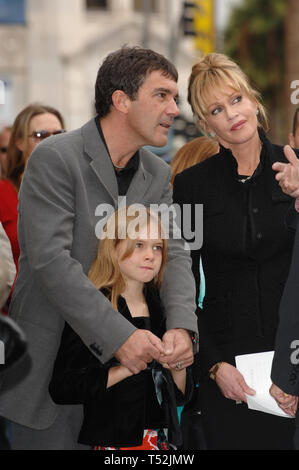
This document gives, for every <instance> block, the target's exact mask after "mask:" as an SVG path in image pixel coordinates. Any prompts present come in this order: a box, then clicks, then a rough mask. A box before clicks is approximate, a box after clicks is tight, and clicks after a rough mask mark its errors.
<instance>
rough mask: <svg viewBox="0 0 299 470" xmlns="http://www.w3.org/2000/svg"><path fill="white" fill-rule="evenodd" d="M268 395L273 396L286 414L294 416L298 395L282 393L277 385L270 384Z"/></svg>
mask: <svg viewBox="0 0 299 470" xmlns="http://www.w3.org/2000/svg"><path fill="white" fill-rule="evenodd" d="M269 392H270V395H272V397H273V398H275V400H276V403H277V404H278V406H279V407H280V408H281V409H282V410H283V411H284V412H285V413H287V414H289V415H291V416H295V414H296V410H297V406H298V397H295V396H293V395H289V394H287V393H284V392H283V391H282V390H281V389H280V388H279V387H277V385H275V384H272V385H271V388H270V390H269Z"/></svg>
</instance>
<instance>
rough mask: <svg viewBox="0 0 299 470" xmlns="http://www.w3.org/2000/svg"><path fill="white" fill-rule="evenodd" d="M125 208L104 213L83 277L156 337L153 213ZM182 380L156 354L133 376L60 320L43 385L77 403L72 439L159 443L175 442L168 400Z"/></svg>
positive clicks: (159, 257) (158, 309)
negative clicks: (80, 412) (80, 417)
mask: <svg viewBox="0 0 299 470" xmlns="http://www.w3.org/2000/svg"><path fill="white" fill-rule="evenodd" d="M128 213H129V208H122V209H120V210H119V211H117V212H115V213H114V214H113V216H112V217H111V218H110V219H109V220H108V222H107V224H106V226H105V227H104V229H103V234H102V238H101V240H100V242H99V248H98V253H97V257H96V259H95V261H94V263H93V265H92V267H91V269H90V272H89V279H90V280H91V281H92V282H93V283H94V284H95V285H96V287H97V288H98V289H101V291H102V292H103V293H104V294H105V295H106V296H107V297H108V299H109V300H110V301H111V303H112V305H113V307H114V308H115V310H118V312H120V313H121V314H122V315H123V316H124V317H125V318H126V319H127V320H128V321H130V322H131V323H133V325H134V326H135V327H136V328H141V329H145V330H150V331H151V332H152V333H154V334H155V335H156V336H157V337H159V338H161V337H162V335H163V334H164V332H165V321H164V320H165V318H164V313H163V309H162V305H161V302H160V298H159V294H158V289H159V287H160V286H161V281H162V273H163V269H164V266H165V263H166V251H167V247H166V240H165V238H163V234H162V226H161V222H160V219H159V218H158V216H157V215H156V214H155V213H153V212H152V211H150V210H148V209H145V208H144V210H143V211H142V214H141V215H142V217H140V213H139V216H138V219H137V218H136V215H135V214H134V216H130V215H128ZM136 227H138V233H137V232H136ZM136 235H137V238H136ZM188 375H189V372H188ZM187 382H188V385H187V387H186V369H182V370H178V371H176V370H175V371H173V370H171V371H170V370H169V368H168V369H167V365H166V364H164V367H162V366H161V365H160V364H158V363H157V362H156V361H153V362H152V363H150V364H149V365H148V367H147V369H146V370H144V371H142V372H140V373H139V374H136V375H133V374H132V373H131V372H130V371H129V369H127V368H126V367H124V366H123V365H120V364H119V363H118V362H117V360H116V359H115V358H113V359H112V360H110V361H109V362H108V363H106V364H104V365H103V364H101V363H100V362H99V361H98V359H96V357H95V356H94V355H93V354H92V353H91V352H90V351H89V349H88V348H87V347H86V346H85V344H84V343H83V342H82V340H81V339H80V338H79V336H78V335H77V334H76V333H75V332H74V331H73V330H72V329H71V327H70V326H69V325H68V324H67V323H66V325H65V328H64V331H63V334H62V339H61V345H60V349H59V351H58V355H57V358H56V362H55V365H54V370H53V376H52V380H51V382H50V385H49V391H50V395H51V397H52V399H53V401H54V402H56V403H58V404H81V403H83V405H84V421H83V425H82V428H81V431H80V434H79V442H80V443H82V444H87V445H91V446H93V447H95V448H97V449H100V450H102V449H117V450H118V449H130V450H132V449H151V450H155V449H157V450H158V449H163V450H167V449H168V448H169V445H171V446H172V447H174V448H176V447H178V446H179V445H180V444H181V437H180V430H179V426H178V421H177V413H176V405H177V404H178V405H179V404H182V403H183V402H184V399H185V397H187V395H190V392H191V387H190V383H189V380H188V381H187ZM187 389H188V390H187Z"/></svg>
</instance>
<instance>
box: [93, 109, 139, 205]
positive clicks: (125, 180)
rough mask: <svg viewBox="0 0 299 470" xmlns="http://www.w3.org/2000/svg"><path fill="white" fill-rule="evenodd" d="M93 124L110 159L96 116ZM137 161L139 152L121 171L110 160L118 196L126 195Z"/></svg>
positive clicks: (136, 167)
mask: <svg viewBox="0 0 299 470" xmlns="http://www.w3.org/2000/svg"><path fill="white" fill-rule="evenodd" d="M95 123H96V126H97V128H98V131H99V134H100V137H101V139H102V141H103V142H104V145H105V147H106V150H107V152H108V155H109V157H110V158H111V156H110V153H109V150H108V147H107V143H106V141H105V137H104V134H103V131H102V128H101V124H100V119H99V117H98V116H96V118H95ZM139 160H140V156H139V152H138V151H137V152H136V153H134V155H133V156H132V158H130V160H129V161H128V163H127V164H126V166H125V167H124V168H123V169H121V170H119V169H117V168H115V166H114V165H113V163H112V160H111V164H112V165H113V168H114V172H115V176H116V179H117V186H118V193H119V195H120V196H125V195H126V194H127V191H128V189H129V186H130V184H131V181H132V179H133V176H134V174H135V173H136V171H137V170H138V166H139Z"/></svg>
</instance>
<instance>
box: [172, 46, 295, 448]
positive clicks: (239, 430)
mask: <svg viewBox="0 0 299 470" xmlns="http://www.w3.org/2000/svg"><path fill="white" fill-rule="evenodd" d="M188 99H189V103H190V105H191V107H192V110H193V113H194V115H195V117H196V119H197V120H198V123H199V125H200V126H201V128H202V129H203V130H204V131H205V132H206V133H211V132H212V133H214V134H215V135H216V139H217V140H218V141H219V142H220V144H221V145H220V152H219V154H217V155H215V156H212V157H211V158H208V159H207V160H205V161H204V162H202V163H200V164H198V165H196V166H193V167H192V168H189V169H187V170H185V171H184V172H183V173H181V174H180V175H178V176H177V177H176V178H175V180H174V200H175V202H178V203H180V204H181V205H182V206H183V205H184V204H191V205H194V204H199V203H201V204H203V207H204V225H203V234H204V239H203V246H202V248H201V250H197V251H193V253H192V261H193V273H194V276H195V279H196V284H197V291H198V290H199V287H200V275H199V259H200V256H201V258H202V263H203V270H204V273H205V282H206V292H205V299H204V304H203V309H198V314H199V327H200V338H201V341H200V359H201V362H200V367H201V379H202V381H201V385H200V390H201V403H200V408H201V411H202V419H203V425H204V431H205V437H206V440H207V447H208V449H291V448H292V438H293V432H294V420H291V419H286V418H282V417H278V416H274V415H270V414H266V413H261V412H257V411H252V410H249V409H248V407H247V404H246V400H247V398H246V395H254V393H255V391H254V390H252V389H251V388H250V387H249V386H248V384H247V383H246V382H245V380H244V378H243V376H242V375H241V374H240V372H239V371H238V370H237V369H236V365H235V356H236V355H239V354H247V353H256V352H262V351H268V350H273V349H274V342H275V334H276V330H277V324H278V308H279V303H280V298H281V295H282V291H283V288H284V284H285V281H286V278H287V275H288V270H289V266H290V260H291V253H292V247H293V234H292V233H290V232H289V231H288V230H287V228H286V225H285V222H284V220H285V215H286V213H287V211H288V209H289V207H290V204H292V200H291V198H290V197H289V196H287V195H285V194H284V193H283V192H282V190H281V188H280V187H279V185H278V183H277V181H276V180H275V174H274V171H273V170H272V164H273V163H274V162H276V161H281V162H285V161H286V159H285V156H284V152H283V148H282V147H281V146H278V145H274V144H272V143H271V142H270V141H269V140H268V138H267V137H266V134H265V130H266V129H267V118H266V113H265V110H264V107H263V105H262V103H261V101H260V98H259V95H258V93H257V92H256V91H254V90H253V89H252V87H251V86H250V84H249V81H248V78H247V77H246V75H245V74H244V73H243V72H242V70H241V69H240V68H239V67H238V65H237V64H236V63H234V62H233V61H232V60H230V59H229V58H228V57H227V56H225V55H223V54H217V53H212V54H208V55H206V56H205V57H203V58H201V59H199V60H198V62H197V63H196V64H195V65H194V66H193V68H192V72H191V76H190V79H189V89H188ZM291 405H293V404H291ZM288 412H289V414H290V415H291V416H293V415H294V409H293V408H292V407H290V409H289V410H288Z"/></svg>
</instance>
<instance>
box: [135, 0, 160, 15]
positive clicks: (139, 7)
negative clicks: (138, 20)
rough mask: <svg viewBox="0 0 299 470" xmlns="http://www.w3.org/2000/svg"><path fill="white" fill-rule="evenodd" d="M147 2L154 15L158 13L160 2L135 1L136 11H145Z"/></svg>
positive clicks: (152, 0) (154, 0)
mask: <svg viewBox="0 0 299 470" xmlns="http://www.w3.org/2000/svg"><path fill="white" fill-rule="evenodd" d="M145 2H147V3H150V6H151V11H152V12H153V13H156V12H158V0H134V4H133V5H134V10H135V11H144V7H145Z"/></svg>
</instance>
